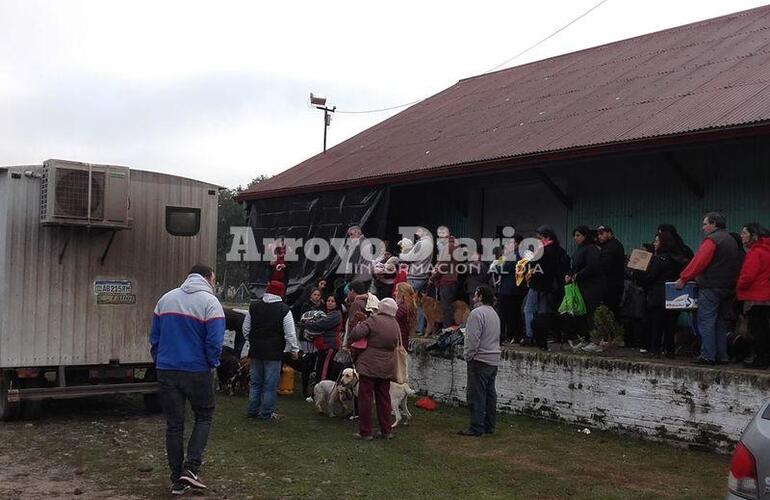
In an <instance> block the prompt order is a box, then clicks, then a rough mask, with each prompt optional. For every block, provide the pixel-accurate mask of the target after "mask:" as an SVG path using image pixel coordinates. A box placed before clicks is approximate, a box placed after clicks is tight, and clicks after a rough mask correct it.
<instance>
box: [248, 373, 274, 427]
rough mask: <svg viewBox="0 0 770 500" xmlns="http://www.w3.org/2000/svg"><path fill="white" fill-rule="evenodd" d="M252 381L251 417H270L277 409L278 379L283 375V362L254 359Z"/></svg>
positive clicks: (249, 409) (250, 391) (250, 386)
mask: <svg viewBox="0 0 770 500" xmlns="http://www.w3.org/2000/svg"><path fill="white" fill-rule="evenodd" d="M250 366H251V381H250V384H249V408H248V411H247V414H248V416H249V417H259V418H263V419H268V418H270V417H271V416H272V415H273V410H275V399H276V392H277V390H278V380H279V378H280V377H281V362H280V361H268V360H263V359H252V360H251V363H250Z"/></svg>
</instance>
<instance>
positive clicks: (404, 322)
mask: <svg viewBox="0 0 770 500" xmlns="http://www.w3.org/2000/svg"><path fill="white" fill-rule="evenodd" d="M395 294H396V304H397V305H398V310H397V311H396V321H397V322H398V327H399V329H400V330H401V343H402V344H403V345H404V347H405V348H408V347H409V337H411V336H413V335H414V334H415V330H416V328H417V294H416V293H414V288H412V287H411V286H410V285H409V283H399V284H397V285H396V291H395Z"/></svg>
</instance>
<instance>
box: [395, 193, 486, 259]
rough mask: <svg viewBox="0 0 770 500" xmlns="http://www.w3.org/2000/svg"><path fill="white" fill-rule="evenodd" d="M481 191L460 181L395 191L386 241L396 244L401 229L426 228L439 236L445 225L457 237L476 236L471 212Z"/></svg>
mask: <svg viewBox="0 0 770 500" xmlns="http://www.w3.org/2000/svg"><path fill="white" fill-rule="evenodd" d="M477 191H478V190H477V189H472V190H471V189H467V188H465V187H464V186H463V182H462V181H459V180H452V181H444V182H429V183H424V184H411V185H407V186H399V187H394V188H392V189H391V192H390V207H389V210H388V223H387V227H388V231H387V233H388V234H387V236H386V238H387V239H388V240H389V241H390V242H391V244H395V243H396V242H397V241H398V240H399V239H400V238H399V235H398V227H399V226H423V227H426V228H428V229H429V230H430V231H431V232H432V233H434V234H435V233H436V228H437V227H438V226H441V225H443V226H447V227H448V228H449V229H450V230H451V232H452V234H454V235H455V236H458V237H459V236H462V237H466V236H473V227H472V223H471V217H472V214H471V212H472V205H473V198H474V197H475V196H477Z"/></svg>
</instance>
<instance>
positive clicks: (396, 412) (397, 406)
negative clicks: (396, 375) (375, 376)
mask: <svg viewBox="0 0 770 500" xmlns="http://www.w3.org/2000/svg"><path fill="white" fill-rule="evenodd" d="M413 394H416V393H415V391H414V390H413V389H412V388H411V387H409V384H397V383H395V382H391V383H390V407H391V408H392V409H393V416H394V417H395V418H394V419H393V424H392V425H391V427H395V426H397V425H398V424H399V422H401V420H402V418H403V419H404V425H409V421H410V420H411V419H412V414H411V413H410V412H409V405H408V403H409V396H411V395H413ZM402 414H403V417H402Z"/></svg>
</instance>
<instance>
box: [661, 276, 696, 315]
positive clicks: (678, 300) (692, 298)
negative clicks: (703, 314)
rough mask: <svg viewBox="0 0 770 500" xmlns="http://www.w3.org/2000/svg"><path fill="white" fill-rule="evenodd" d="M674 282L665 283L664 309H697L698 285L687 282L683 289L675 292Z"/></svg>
mask: <svg viewBox="0 0 770 500" xmlns="http://www.w3.org/2000/svg"><path fill="white" fill-rule="evenodd" d="M675 284H676V282H675V281H667V282H666V309H671V310H675V311H693V310H695V309H697V308H698V285H696V284H695V282H694V281H688V282H687V283H686V284H685V285H684V288H682V289H681V290H677V289H676V288H675V287H674V285H675Z"/></svg>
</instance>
